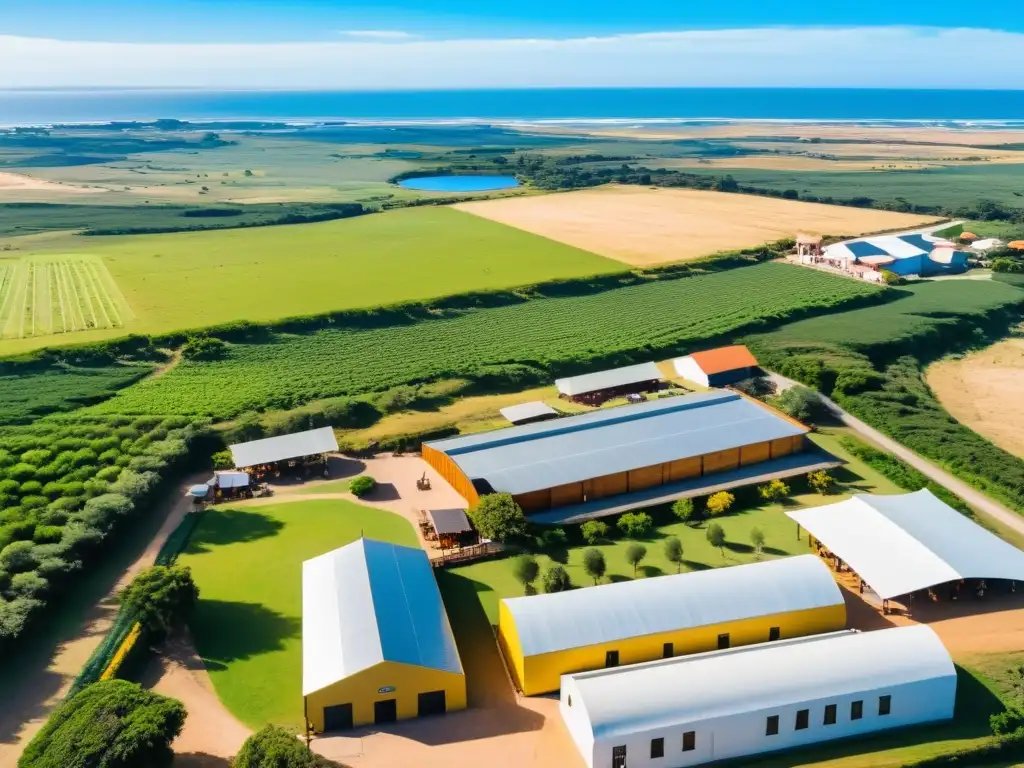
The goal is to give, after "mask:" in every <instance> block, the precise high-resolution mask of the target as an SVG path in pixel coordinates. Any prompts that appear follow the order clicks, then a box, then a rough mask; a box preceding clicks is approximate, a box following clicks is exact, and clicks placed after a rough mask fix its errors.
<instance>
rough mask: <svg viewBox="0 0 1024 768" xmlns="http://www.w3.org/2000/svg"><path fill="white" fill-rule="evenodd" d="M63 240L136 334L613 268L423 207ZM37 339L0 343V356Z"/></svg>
mask: <svg viewBox="0 0 1024 768" xmlns="http://www.w3.org/2000/svg"><path fill="white" fill-rule="evenodd" d="M62 245H63V246H64V247H67V245H68V243H67V242H64V243H62ZM74 245H75V246H76V247H77V249H78V252H77V254H76V255H78V256H79V257H80V258H83V259H84V258H92V259H95V258H96V257H101V258H102V259H103V262H104V263H105V264H106V265H107V268H108V269H109V271H110V274H111V275H113V278H114V280H115V281H116V283H117V286H118V287H119V288H120V291H121V293H122V294H123V295H124V298H125V299H126V301H127V304H128V306H129V307H131V310H132V311H133V312H134V314H135V316H136V319H135V320H134V321H127V322H125V323H124V331H130V332H133V333H148V334H159V333H164V332H169V331H175V330H182V329H186V328H201V327H203V326H207V325H213V324H217V323H229V322H234V321H238V320H253V321H261V320H263V321H265V320H274V319H279V318H282V317H290V316H295V315H313V314H317V313H323V312H329V311H331V310H339V309H351V308H355V307H377V306H381V305H387V304H393V303H398V302H405V301H414V300H423V299H431V298H437V297H440V296H449V295H452V294H457V293H464V292H467V291H476V290H487V289H495V288H508V287H511V286H516V285H525V284H529V283H536V282H542V281H546V280H553V279H557V278H567V277H581V276H586V275H594V274H599V273H608V272H616V271H622V270H624V267H623V265H622V264H620V263H618V262H615V261H611V260H610V259H605V258H603V257H601V256H596V255H594V254H592V253H588V252H586V251H582V250H579V249H577V248H572V247H570V246H567V245H562V244H560V243H556V242H554V241H552V240H548V239H546V238H543V237H538V236H537V235H531V234H529V233H527V232H523V231H521V230H518V229H513V228H512V227H506V226H504V225H502V224H496V223H494V222H490V221H487V220H485V219H482V218H480V217H478V216H472V215H470V214H467V213H462V212H461V211H456V210H452V209H449V208H435V207H423V208H412V209H405V210H398V211H392V212H389V213H382V214H374V215H370V216H362V217H358V218H354V219H343V220H339V221H329V222H323V223H319V224H301V225H294V226H277V227H265V228H256V229H235V230H220V231H213V232H186V233H175V234H167V235H127V236H120V237H91V238H75V242H74ZM46 258H50V257H46ZM124 331H120V330H118V331H91V332H86V333H79V334H67V335H66V337H62V339H65V340H66V342H67V343H70V342H72V341H93V340H96V339H99V338H109V337H111V336H116V335H118V333H124ZM42 343H43V342H41V341H39V340H38V339H22V340H20V341H9V342H3V343H0V354H9V353H12V352H19V351H24V350H26V349H29V348H34V347H38V346H40V345H41V344H42Z"/></svg>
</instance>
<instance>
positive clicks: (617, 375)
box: [555, 363, 665, 397]
mask: <svg viewBox="0 0 1024 768" xmlns="http://www.w3.org/2000/svg"><path fill="white" fill-rule="evenodd" d="M663 378H665V375H664V374H663V373H662V372H661V369H660V368H658V364H657V363H640V364H639V365H627V366H625V367H624V368H612V369H611V370H610V371H598V372H597V373H585V374H583V375H582V376H571V377H569V378H566V379H555V386H556V387H558V391H559V392H561V393H562V394H563V395H568V396H570V397H573V396H575V395H585V394H586V393H587V392H596V391H597V390H599V389H613V388H614V387H624V386H627V385H629V384H638V383H640V382H642V381H658V380H660V379H663Z"/></svg>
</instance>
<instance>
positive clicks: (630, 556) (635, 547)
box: [626, 544, 647, 576]
mask: <svg viewBox="0 0 1024 768" xmlns="http://www.w3.org/2000/svg"><path fill="white" fill-rule="evenodd" d="M645 557H647V547H645V546H644V545H643V544H630V545H629V546H628V547H626V562H627V563H629V564H630V565H632V566H633V575H634V576H636V567H637V566H638V565H640V562H641V561H642V560H643V559H644V558H645Z"/></svg>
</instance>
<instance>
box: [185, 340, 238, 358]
mask: <svg viewBox="0 0 1024 768" xmlns="http://www.w3.org/2000/svg"><path fill="white" fill-rule="evenodd" d="M227 351H228V345H227V344H225V343H224V342H223V341H221V340H220V339H218V338H216V337H213V336H193V337H192V338H190V339H189V340H188V341H186V342H185V344H184V346H182V348H181V355H182V357H184V358H186V359H188V360H220V359H221V358H222V357H224V355H225V354H227Z"/></svg>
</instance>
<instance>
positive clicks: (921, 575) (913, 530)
mask: <svg viewBox="0 0 1024 768" xmlns="http://www.w3.org/2000/svg"><path fill="white" fill-rule="evenodd" d="M786 514H787V515H788V516H789V517H791V518H792V519H793V520H796V522H798V523H800V525H801V526H803V527H804V528H806V529H807V530H808V531H810V533H811V535H813V536H814V537H815V538H816V539H818V540H820V541H821V542H822V543H823V544H824V545H825V546H826V547H828V548H829V549H830V550H831V551H832V552H834V553H835V554H836V555H837V556H838V557H840V558H841V559H842V560H843V562H845V563H847V564H848V565H849V566H850V567H851V568H852V569H853V570H854V571H856V572H857V574H858V575H860V577H861V578H863V579H864V581H866V582H867V583H868V584H869V585H870V586H871V588H872V589H873V590H874V591H875V592H877V593H878V595H879V597H881V598H883V599H888V598H891V597H896V596H897V595H906V594H909V593H910V592H915V591H917V590H919V589H927V588H928V587H933V586H935V585H936V584H944V583H946V582H949V581H959V580H960V579H972V578H973V579H1009V580H1014V581H1024V552H1021V551H1020V550H1019V549H1017V548H1016V547H1014V546H1012V545H1010V544H1007V543H1006V542H1005V541H1003V540H1002V539H1000V538H999V537H998V536H996V535H995V534H994V533H990V532H989V531H986V530H985V529H984V528H982V527H981V526H980V525H978V524H977V523H974V522H972V521H971V520H970V519H969V518H967V517H965V516H964V515H961V514H960V513H959V512H957V511H956V510H955V509H953V508H952V507H950V506H948V505H947V504H944V503H943V502H941V501H939V500H938V499H937V498H935V496H933V495H932V493H931V492H930V491H928V490H921V491H917V492H915V493H905V494H901V495H894V496H872V495H868V494H862V495H858V496H854V497H853V498H852V499H847V500H846V501H841V502H839V503H838V504H829V505H827V506H824V507H815V508H813V509H798V510H793V511H791V512H786Z"/></svg>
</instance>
